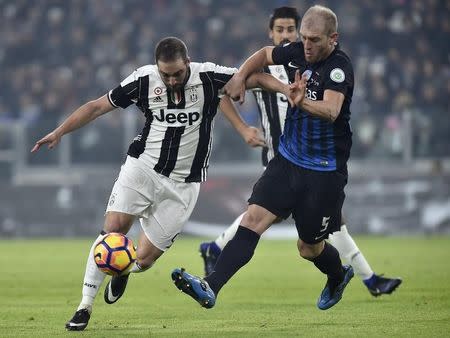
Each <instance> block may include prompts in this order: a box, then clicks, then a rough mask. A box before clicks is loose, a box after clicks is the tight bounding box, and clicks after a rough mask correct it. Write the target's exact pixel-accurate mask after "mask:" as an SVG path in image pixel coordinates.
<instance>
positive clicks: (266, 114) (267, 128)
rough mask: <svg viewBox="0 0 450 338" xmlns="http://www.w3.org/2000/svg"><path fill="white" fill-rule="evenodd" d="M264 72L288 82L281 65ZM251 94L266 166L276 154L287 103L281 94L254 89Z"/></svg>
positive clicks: (265, 68)
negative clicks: (262, 138) (257, 117)
mask: <svg viewBox="0 0 450 338" xmlns="http://www.w3.org/2000/svg"><path fill="white" fill-rule="evenodd" d="M264 72H266V73H268V74H271V75H273V76H274V77H276V78H277V79H278V80H280V81H281V82H283V83H288V82H289V81H288V75H287V73H286V70H285V69H284V66H282V65H273V66H267V67H264ZM253 93H254V95H255V98H256V103H257V104H258V111H259V117H260V120H261V126H262V128H263V132H264V140H265V141H266V145H267V147H264V148H263V150H262V162H263V165H264V166H266V165H267V163H269V161H270V160H271V159H272V158H273V157H274V156H275V155H276V154H277V153H278V144H279V141H280V136H281V134H282V133H283V128H284V120H285V119H286V111H287V108H288V101H287V98H286V96H284V95H283V94H281V93H271V92H267V91H264V90H261V89H255V90H253Z"/></svg>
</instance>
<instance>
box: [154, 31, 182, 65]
mask: <svg viewBox="0 0 450 338" xmlns="http://www.w3.org/2000/svg"><path fill="white" fill-rule="evenodd" d="M179 58H181V59H183V61H187V60H188V50H187V47H186V44H185V43H184V42H183V41H182V40H180V39H178V38H176V37H173V36H169V37H167V38H164V39H162V40H161V41H159V42H158V44H157V45H156V48H155V61H156V62H158V61H162V62H170V61H175V60H177V59H179Z"/></svg>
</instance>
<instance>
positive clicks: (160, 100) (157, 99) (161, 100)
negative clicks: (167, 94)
mask: <svg viewBox="0 0 450 338" xmlns="http://www.w3.org/2000/svg"><path fill="white" fill-rule="evenodd" d="M162 102H163V99H162V98H161V96H157V97H155V98H154V99H153V103H162Z"/></svg>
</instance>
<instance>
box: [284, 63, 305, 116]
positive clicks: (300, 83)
mask: <svg viewBox="0 0 450 338" xmlns="http://www.w3.org/2000/svg"><path fill="white" fill-rule="evenodd" d="M307 82H308V77H307V75H303V76H301V75H300V71H299V70H297V71H296V72H295V81H294V83H291V84H290V85H289V91H290V92H289V96H288V98H289V102H290V103H291V106H292V107H294V106H297V107H299V106H300V104H301V103H302V102H303V100H304V99H305V93H306V83H307Z"/></svg>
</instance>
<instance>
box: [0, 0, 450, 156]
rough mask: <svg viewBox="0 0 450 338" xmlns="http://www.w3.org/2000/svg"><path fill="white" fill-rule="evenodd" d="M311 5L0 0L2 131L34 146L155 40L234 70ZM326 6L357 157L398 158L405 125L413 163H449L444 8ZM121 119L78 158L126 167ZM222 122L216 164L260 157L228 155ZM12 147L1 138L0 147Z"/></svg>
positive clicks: (449, 25)
mask: <svg viewBox="0 0 450 338" xmlns="http://www.w3.org/2000/svg"><path fill="white" fill-rule="evenodd" d="M314 3H315V2H312V1H266V0H259V1H237V0H226V1H212V0H179V1H163V0H155V1H143V0H126V1H123V0H96V1H85V0H67V1H55V0H40V1H28V0H15V1H0V13H1V14H0V15H1V19H0V69H1V73H2V75H1V77H0V87H1V88H2V90H1V91H0V123H4V122H5V121H11V120H21V121H23V122H24V123H26V125H27V127H28V129H29V132H28V134H29V135H30V138H31V140H30V142H33V141H34V140H35V139H36V138H37V137H38V136H40V135H42V134H43V133H44V132H45V131H48V130H51V129H53V128H54V127H55V125H56V124H57V123H58V122H59V121H60V120H61V118H63V117H64V116H66V115H67V114H69V113H70V112H71V111H72V110H73V109H74V108H76V107H78V106H79V105H80V104H82V103H84V102H85V101H87V100H90V99H93V98H96V97H98V96H100V95H102V94H104V93H105V92H106V91H108V90H109V89H111V88H114V87H115V86H116V85H117V84H118V82H119V81H121V80H122V79H123V78H125V77H126V76H127V75H128V74H129V73H130V72H132V71H133V70H134V69H135V68H137V67H139V66H141V65H144V64H148V63H153V62H154V58H153V48H154V46H155V44H156V42H157V41H158V40H159V39H161V38H162V37H164V36H168V35H174V36H177V37H180V38H182V39H183V40H184V41H186V43H187V45H188V48H189V52H190V56H191V58H192V59H193V60H195V61H212V62H215V63H218V64H222V65H227V66H239V65H240V64H241V62H242V61H243V60H244V59H245V58H246V57H247V56H248V55H250V54H251V53H253V52H254V51H256V50H257V49H259V48H261V47H262V46H264V45H267V44H270V40H269V39H268V37H267V29H268V20H269V15H270V13H271V11H272V9H273V8H274V7H277V6H281V5H290V6H295V7H297V8H298V9H299V12H300V13H303V12H304V11H305V9H306V8H308V7H309V6H310V5H312V4H314ZM321 3H322V4H325V5H328V6H330V7H331V8H332V9H334V10H335V11H336V13H337V15H338V19H339V32H340V42H341V46H342V48H343V49H344V50H345V51H346V52H347V53H348V54H349V55H350V57H351V59H352V61H353V64H354V68H355V74H356V85H355V94H354V102H353V104H352V126H353V130H354V147H353V151H352V157H356V158H371V157H376V158H379V157H394V158H395V157H401V154H402V146H403V142H402V140H403V134H404V132H405V130H404V129H405V128H410V129H411V138H412V142H413V147H412V151H413V156H415V157H442V156H448V155H450V146H449V139H450V137H449V135H450V112H449V97H450V66H449V60H450V43H449V41H450V20H449V18H450V15H449V14H450V2H449V1H444V0H440V1H439V0H408V1H407V0H384V1H372V0H362V1H352V0H339V1H323V2H321ZM247 96H248V98H249V101H250V103H249V104H247V105H245V106H243V107H240V108H241V110H242V114H243V115H244V117H245V119H246V120H247V121H248V122H249V123H253V124H257V123H258V120H257V113H256V109H255V106H254V105H253V104H251V102H252V101H251V100H250V96H251V95H247ZM118 114H120V112H117V113H115V114H113V115H112V116H110V117H107V118H103V119H102V120H101V121H100V122H98V125H97V126H96V128H93V129H91V130H89V132H85V133H83V135H82V136H81V137H77V138H76V140H73V143H72V147H73V150H74V159H75V160H77V159H79V160H86V161H90V160H94V159H95V160H97V161H98V160H105V161H113V162H114V161H116V160H121V159H122V157H117V153H123V152H124V149H123V144H122V142H121V141H118V140H117V134H120V128H121V124H122V123H121V119H120V118H118V117H117V115H118ZM136 115H139V114H138V113H136ZM130 116H132V115H130ZM130 118H131V117H130ZM218 124H219V126H218V130H217V137H218V140H219V142H216V143H215V158H216V159H217V160H218V161H222V160H223V161H230V160H240V159H246V158H247V157H249V156H250V157H251V156H254V155H255V154H254V153H255V152H251V151H250V150H249V149H246V148H245V147H237V148H236V147H233V144H234V143H236V144H241V143H239V140H237V141H236V139H235V135H232V136H229V135H226V134H228V129H229V127H228V125H227V124H226V123H218ZM105 129H106V130H105ZM116 131H117V132H116ZM8 142H10V141H9V140H8V138H7V137H3V138H2V137H0V144H3V145H4V144H5V143H8ZM30 144H31V143H30ZM230 149H232V151H230ZM237 149H241V151H237ZM115 150H117V151H115ZM99 153H100V154H102V155H100V156H99ZM108 154H109V155H108ZM34 160H36V161H38V160H37V159H34ZM46 160H50V159H48V158H46Z"/></svg>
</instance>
